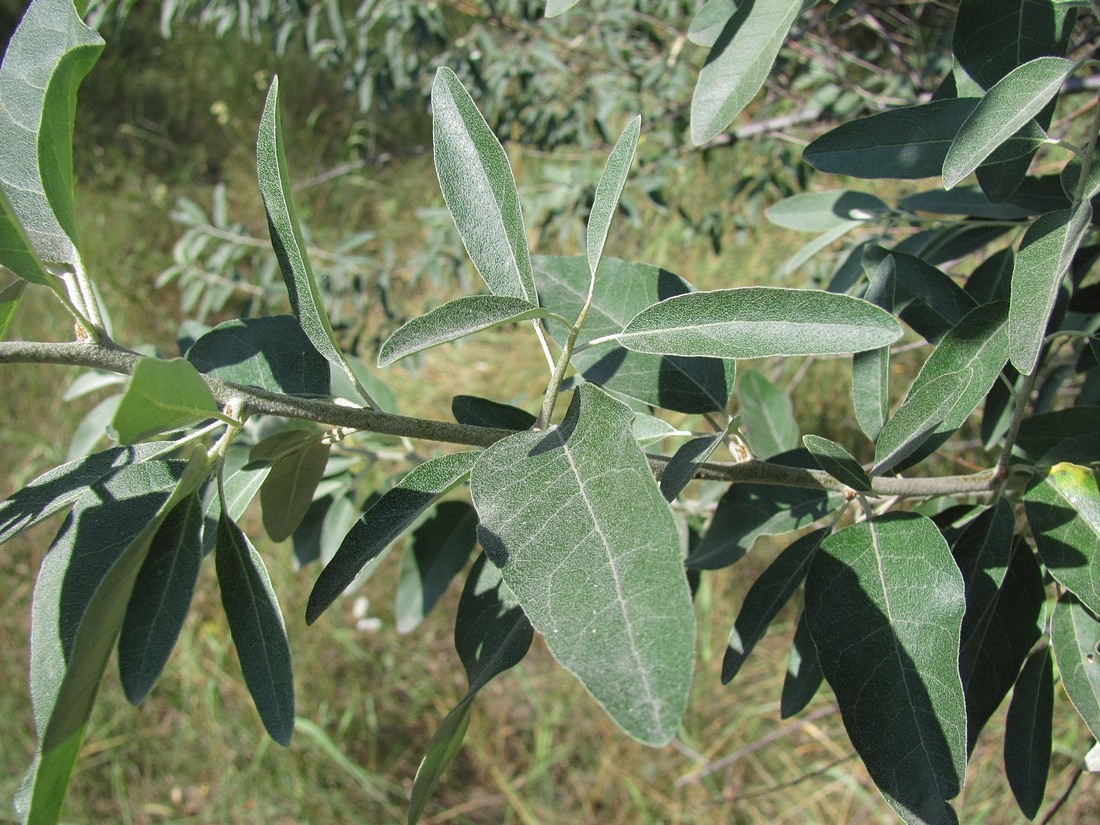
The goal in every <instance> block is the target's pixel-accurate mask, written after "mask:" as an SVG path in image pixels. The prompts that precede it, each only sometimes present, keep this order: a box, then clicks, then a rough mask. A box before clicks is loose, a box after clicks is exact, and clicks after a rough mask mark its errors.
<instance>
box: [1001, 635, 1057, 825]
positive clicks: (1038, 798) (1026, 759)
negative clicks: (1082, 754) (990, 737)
mask: <svg viewBox="0 0 1100 825" xmlns="http://www.w3.org/2000/svg"><path fill="white" fill-rule="evenodd" d="M1053 721H1054V669H1053V667H1052V664H1051V655H1050V646H1049V645H1047V646H1044V647H1043V648H1042V649H1041V650H1037V651H1035V652H1034V653H1033V654H1031V656H1030V657H1028V660H1027V663H1026V664H1025V665H1024V668H1023V670H1022V671H1020V678H1019V679H1017V680H1016V688H1015V690H1013V691H1012V702H1011V703H1010V704H1009V706H1008V716H1007V718H1006V719H1005V776H1006V777H1007V778H1008V785H1009V787H1010V788H1012V793H1013V795H1014V796H1015V797H1016V803H1017V804H1018V805H1019V806H1020V810H1021V811H1023V812H1024V816H1026V817H1027V818H1028V819H1034V818H1035V815H1036V814H1037V813H1039V806H1040V805H1042V804H1043V795H1044V794H1045V793H1046V787H1047V774H1048V773H1049V772H1050V748H1051V744H1052V742H1053V733H1054V731H1053Z"/></svg>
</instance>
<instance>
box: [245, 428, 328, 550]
mask: <svg viewBox="0 0 1100 825" xmlns="http://www.w3.org/2000/svg"><path fill="white" fill-rule="evenodd" d="M330 450H331V446H330V445H329V444H325V443H324V442H321V441H314V442H313V443H311V444H308V445H307V446H305V447H303V448H302V449H300V450H296V451H294V452H293V453H291V454H290V455H287V456H283V457H282V458H280V459H279V460H278V461H276V462H275V463H274V464H272V465H271V472H269V473H268V475H267V478H266V479H264V482H263V485H262V486H261V487H260V506H261V507H262V508H263V517H264V529H265V530H267V534H268V535H269V536H270V537H271V540H272V541H284V540H286V539H288V538H290V534H291V533H293V532H294V531H295V530H296V529H297V528H298V525H299V524H301V522H302V517H303V516H305V514H306V511H307V510H308V509H309V505H310V504H311V503H312V502H313V493H314V492H315V491H316V490H317V485H318V484H320V483H321V477H322V476H323V475H324V474H325V466H326V465H327V464H328V456H329V451H330Z"/></svg>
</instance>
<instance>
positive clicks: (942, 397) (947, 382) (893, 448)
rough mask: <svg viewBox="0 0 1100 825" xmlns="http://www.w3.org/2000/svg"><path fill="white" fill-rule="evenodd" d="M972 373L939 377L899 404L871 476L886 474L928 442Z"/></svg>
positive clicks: (886, 428)
mask: <svg viewBox="0 0 1100 825" xmlns="http://www.w3.org/2000/svg"><path fill="white" fill-rule="evenodd" d="M973 372H974V371H973V370H972V369H969V368H967V369H962V370H959V371H957V372H948V373H944V374H942V375H938V376H936V377H935V378H933V379H931V380H930V381H928V382H927V383H926V384H924V385H922V386H921V387H920V388H919V389H918V390H917V391H915V392H914V393H913V394H912V395H910V396H909V397H907V398H906V399H905V401H903V402H902V405H901V406H900V407H898V409H897V411H896V412H895V413H894V415H893V417H892V418H891V419H890V420H889V421H887V422H886V425H885V426H884V427H883V428H882V432H881V433H879V437H878V441H877V443H876V444H875V466H874V467H873V468H871V475H882V474H883V473H886V472H889V471H890V470H891V469H893V468H894V467H896V466H897V465H898V464H900V463H901V462H902V461H904V460H905V459H906V458H908V457H909V456H910V455H912V454H913V453H914V452H916V451H917V450H918V449H919V448H920V447H921V445H923V444H924V442H925V441H927V440H928V438H929V437H930V436H931V435H932V433H933V432H934V431H935V430H936V428H937V427H939V426H940V424H941V423H942V422H943V420H944V418H945V417H946V416H947V413H948V412H950V411H951V410H952V409H953V408H954V406H955V404H957V403H958V401H959V398H960V397H961V396H962V394H963V391H964V390H965V389H966V388H967V386H968V385H969V383H970V381H971V379H972V377H973Z"/></svg>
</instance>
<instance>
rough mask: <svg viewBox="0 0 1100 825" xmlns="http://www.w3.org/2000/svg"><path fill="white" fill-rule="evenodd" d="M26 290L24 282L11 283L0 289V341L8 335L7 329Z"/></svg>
mask: <svg viewBox="0 0 1100 825" xmlns="http://www.w3.org/2000/svg"><path fill="white" fill-rule="evenodd" d="M26 288H27V282H26V281H12V282H11V283H10V284H8V285H7V286H6V287H4V288H3V289H0V341H3V340H4V339H5V338H6V337H7V335H8V329H9V328H10V327H11V322H12V320H13V319H14V318H15V313H16V311H17V310H18V309H19V304H20V303H21V302H22V300H23V292H24V290H25V289H26Z"/></svg>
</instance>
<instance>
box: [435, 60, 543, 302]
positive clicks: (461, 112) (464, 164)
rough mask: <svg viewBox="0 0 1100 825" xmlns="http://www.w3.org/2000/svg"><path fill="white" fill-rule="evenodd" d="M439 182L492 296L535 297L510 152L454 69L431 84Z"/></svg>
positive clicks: (438, 74)
mask: <svg viewBox="0 0 1100 825" xmlns="http://www.w3.org/2000/svg"><path fill="white" fill-rule="evenodd" d="M432 123H433V126H432V135H433V142H434V146H435V170H436V174H437V175H438V176H439V187H440V189H442V190H443V198H444V200H446V202H447V208H448V209H449V210H450V212H451V217H452V218H454V222H455V226H457V227H458V234H459V235H461V236H462V243H463V244H464V245H465V246H466V251H467V253H469V255H470V260H471V261H473V264H474V266H475V267H476V268H477V271H478V272H479V273H481V277H482V278H483V279H484V280H485V283H486V285H487V286H488V287H489V291H490V292H492V293H493V294H494V295H502V296H505V297H511V298H521V299H523V300H525V301H527V302H529V303H536V302H537V300H538V299H537V295H536V292H535V280H534V275H533V274H532V272H531V253H530V250H529V249H528V247H527V234H526V230H525V229H524V226H523V214H522V212H521V211H520V204H519V193H518V192H517V191H516V182H515V180H514V179H513V177H512V169H511V167H510V166H509V165H508V157H507V155H505V154H504V148H503V147H502V146H501V145H500V141H499V140H497V138H496V135H494V134H493V133H492V130H490V129H489V125H488V124H487V123H486V122H485V118H484V117H482V116H481V112H479V111H478V110H477V106H475V105H474V101H473V99H472V98H471V97H470V94H469V92H467V91H466V89H465V88H464V87H463V85H462V82H461V81H460V80H459V79H458V77H457V76H456V75H455V73H454V72H452V71H451V70H450V69H448V68H446V67H440V69H439V70H438V72H436V76H435V82H434V83H433V84H432Z"/></svg>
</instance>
